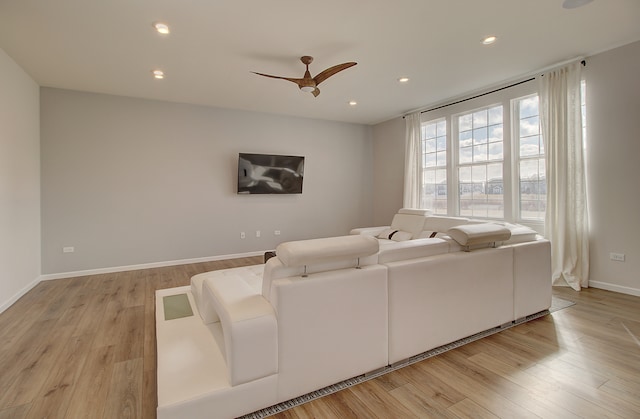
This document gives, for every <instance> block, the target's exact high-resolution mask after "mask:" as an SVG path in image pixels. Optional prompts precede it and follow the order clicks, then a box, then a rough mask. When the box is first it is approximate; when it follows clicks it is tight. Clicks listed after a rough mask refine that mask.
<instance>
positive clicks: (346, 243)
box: [156, 214, 551, 419]
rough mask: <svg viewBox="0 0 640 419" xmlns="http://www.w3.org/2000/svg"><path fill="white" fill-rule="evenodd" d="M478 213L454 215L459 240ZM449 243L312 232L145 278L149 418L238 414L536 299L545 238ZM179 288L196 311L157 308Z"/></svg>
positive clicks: (534, 306)
mask: <svg viewBox="0 0 640 419" xmlns="http://www.w3.org/2000/svg"><path fill="white" fill-rule="evenodd" d="M399 215H404V216H417V217H422V215H412V214H399ZM423 218H424V217H423ZM428 218H433V217H427V218H425V219H428ZM451 223H456V224H457V225H458V226H460V225H461V224H460V223H461V219H452V218H451V217H438V218H437V221H435V222H434V224H437V225H439V226H440V228H442V226H444V225H449V224H451ZM486 224H487V222H480V221H477V220H468V222H467V223H466V224H464V219H463V221H462V225H463V226H465V228H464V229H462V230H461V231H463V232H464V231H466V234H467V235H466V236H465V237H466V238H465V240H466V242H467V243H468V242H470V241H472V240H470V238H469V237H470V236H469V233H474V232H475V233H480V232H481V231H480V230H482V229H485V228H486V227H485V225H486ZM503 228H505V226H500V225H497V224H494V227H490V228H489V232H490V233H491V234H495V233H496V232H498V231H499V232H500V234H502V233H503V232H502V230H500V229H503ZM515 228H517V227H515ZM478 229H480V230H478ZM509 229H511V230H513V229H514V227H511V226H509ZM509 229H507V231H509ZM482 231H484V233H487V230H482ZM471 236H473V234H472V235H471ZM331 239H333V240H331ZM471 239H473V237H471ZM492 239H496V240H497V239H498V238H496V237H492ZM463 241H464V240H463ZM497 241H500V240H497ZM320 243H325V244H333V245H335V246H327V248H324V247H322V246H319V244H320ZM374 243H375V246H374ZM374 247H375V249H374ZM378 250H379V252H378ZM460 250H461V245H460V244H459V243H458V242H456V241H455V240H453V239H452V238H445V239H439V238H433V239H428V238H427V239H413V240H409V241H405V242H393V241H391V240H382V239H375V238H373V237H371V236H364V235H362V236H355V235H354V236H349V240H345V238H330V239H317V240H311V241H303V242H300V243H297V244H293V245H287V246H284V247H282V248H279V251H278V255H277V256H276V257H274V258H271V259H269V261H268V262H267V263H266V264H265V265H259V266H255V267H243V268H234V269H226V270H222V271H214V272H208V273H206V274H200V275H196V276H194V277H193V278H192V281H191V282H192V283H191V287H190V288H189V287H180V288H174V289H170V290H159V291H157V292H156V296H157V298H156V330H157V331H156V335H157V342H158V417H159V418H160V419H169V418H171V419H174V418H176V419H177V418H182V417H189V418H191V419H204V418H210V417H212V418H226V417H235V416H240V415H243V414H246V413H250V412H252V411H255V410H257V409H260V408H263V407H267V406H269V405H272V404H275V403H279V402H282V401H285V400H288V399H291V398H293V397H296V396H299V395H302V394H304V393H307V392H309V391H313V390H317V389H320V388H322V387H325V386H327V385H330V384H333V383H336V382H339V381H342V380H345V379H348V378H350V377H353V376H357V375H360V374H363V373H366V372H368V371H372V370H376V369H378V368H382V367H384V366H386V365H388V364H393V363H397V362H399V361H402V360H404V359H406V358H408V357H411V356H414V355H416V354H419V353H422V352H424V351H427V350H429V349H433V348H435V347H438V346H440V345H444V344H447V343H450V342H453V341H455V340H458V339H461V338H464V337H467V336H470V335H472V334H475V333H478V332H481V331H484V330H487V329H490V328H493V327H496V326H499V325H502V324H505V323H509V322H511V321H513V320H516V319H519V318H522V317H524V316H527V315H529V314H533V313H537V312H539V311H542V310H545V309H547V308H548V307H549V305H550V302H551V282H550V275H551V273H550V272H551V271H550V246H549V242H548V241H546V240H534V241H529V242H526V243H521V244H516V245H503V246H501V247H498V248H485V249H480V250H476V251H473V252H462V251H460ZM314 251H315V252H316V254H313V252H314ZM372 251H373V253H371V254H370V252H372ZM357 254H368V256H363V257H362V258H361V259H360V265H361V269H355V264H356V261H355V259H354V258H355V255H357ZM281 258H283V259H285V260H286V261H287V264H285V263H283V260H282V259H281ZM300 263H309V264H308V265H306V272H307V274H308V275H307V276H306V277H303V276H302V273H303V272H304V271H305V266H301V265H299V264H300ZM184 292H186V293H187V295H188V296H189V300H190V301H191V302H192V307H193V308H194V311H196V312H197V313H196V315H194V316H190V317H186V318H180V319H174V320H169V321H165V320H164V317H163V306H162V300H161V296H162V295H171V294H170V293H184ZM192 293H193V295H192ZM196 294H197V295H198V297H196ZM196 300H199V301H200V302H199V303H196V302H195V301H196ZM198 313H199V314H198Z"/></svg>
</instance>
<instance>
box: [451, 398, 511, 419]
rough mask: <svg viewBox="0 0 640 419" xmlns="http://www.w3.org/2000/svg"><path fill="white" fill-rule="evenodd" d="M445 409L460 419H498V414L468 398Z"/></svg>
mask: <svg viewBox="0 0 640 419" xmlns="http://www.w3.org/2000/svg"><path fill="white" fill-rule="evenodd" d="M447 410H449V411H450V412H452V413H453V414H454V415H456V416H457V417H459V418H461V419H462V418H464V419H466V418H473V419H500V418H499V417H498V416H496V415H494V414H493V413H491V412H489V411H488V410H487V409H485V408H484V407H482V406H480V405H479V404H477V403H476V402H474V401H473V400H470V399H463V400H461V401H459V402H458V403H456V404H454V405H453V406H451V407H449V408H448V409H447Z"/></svg>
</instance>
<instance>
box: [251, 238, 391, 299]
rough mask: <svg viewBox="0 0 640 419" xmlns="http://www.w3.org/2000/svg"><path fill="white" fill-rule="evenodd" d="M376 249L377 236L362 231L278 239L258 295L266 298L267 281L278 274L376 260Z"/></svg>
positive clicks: (353, 265) (286, 274) (286, 275)
mask: <svg viewBox="0 0 640 419" xmlns="http://www.w3.org/2000/svg"><path fill="white" fill-rule="evenodd" d="M378 250H379V245H378V240H377V239H376V238H375V237H371V236H365V235H351V236H339V237H327V238H322V239H311V240H299V241H292V242H286V243H282V244H280V245H278V247H277V248H276V257H274V258H271V259H269V260H268V261H267V263H266V264H265V268H264V275H263V280H262V295H263V296H264V297H265V298H266V299H268V300H269V299H270V296H271V283H272V281H273V280H275V279H278V278H286V277H291V276H301V275H303V274H307V275H311V274H313V273H317V272H325V271H333V270H338V269H351V268H354V267H356V266H366V265H373V264H377V263H378Z"/></svg>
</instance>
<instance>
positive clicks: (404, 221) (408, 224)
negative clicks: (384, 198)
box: [391, 213, 425, 239]
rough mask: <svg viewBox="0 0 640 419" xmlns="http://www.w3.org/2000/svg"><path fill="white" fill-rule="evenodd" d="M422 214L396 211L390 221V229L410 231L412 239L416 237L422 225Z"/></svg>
mask: <svg viewBox="0 0 640 419" xmlns="http://www.w3.org/2000/svg"><path fill="white" fill-rule="evenodd" d="M424 220H425V216H424V215H416V214H402V213H397V214H396V215H394V216H393V220H392V221H391V229H392V230H398V231H404V232H407V233H411V238H412V239H417V238H418V236H419V235H420V233H421V232H422V229H423V227H424Z"/></svg>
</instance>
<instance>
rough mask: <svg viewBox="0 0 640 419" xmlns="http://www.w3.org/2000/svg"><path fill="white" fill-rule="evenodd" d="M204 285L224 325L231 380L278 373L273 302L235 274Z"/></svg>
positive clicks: (234, 382) (276, 335)
mask: <svg viewBox="0 0 640 419" xmlns="http://www.w3.org/2000/svg"><path fill="white" fill-rule="evenodd" d="M203 288H204V290H203V292H204V295H203V298H205V299H209V300H210V301H211V304H212V305H213V307H214V309H215V311H216V313H217V314H218V316H219V318H220V323H221V325H222V332H223V334H224V350H225V359H226V363H227V376H228V379H229V383H230V384H231V385H232V386H236V385H238V384H242V383H246V382H249V381H253V380H256V379H259V378H263V377H266V376H269V375H272V374H275V373H277V372H278V325H277V320H276V316H275V312H274V310H273V307H272V306H271V303H269V302H268V301H267V300H266V299H265V298H264V297H263V296H262V295H261V294H259V293H256V291H255V290H254V289H253V288H251V286H249V285H248V284H247V283H246V282H244V281H242V280H240V279H238V278H234V277H217V278H209V279H206V280H205V283H204V287H203Z"/></svg>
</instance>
